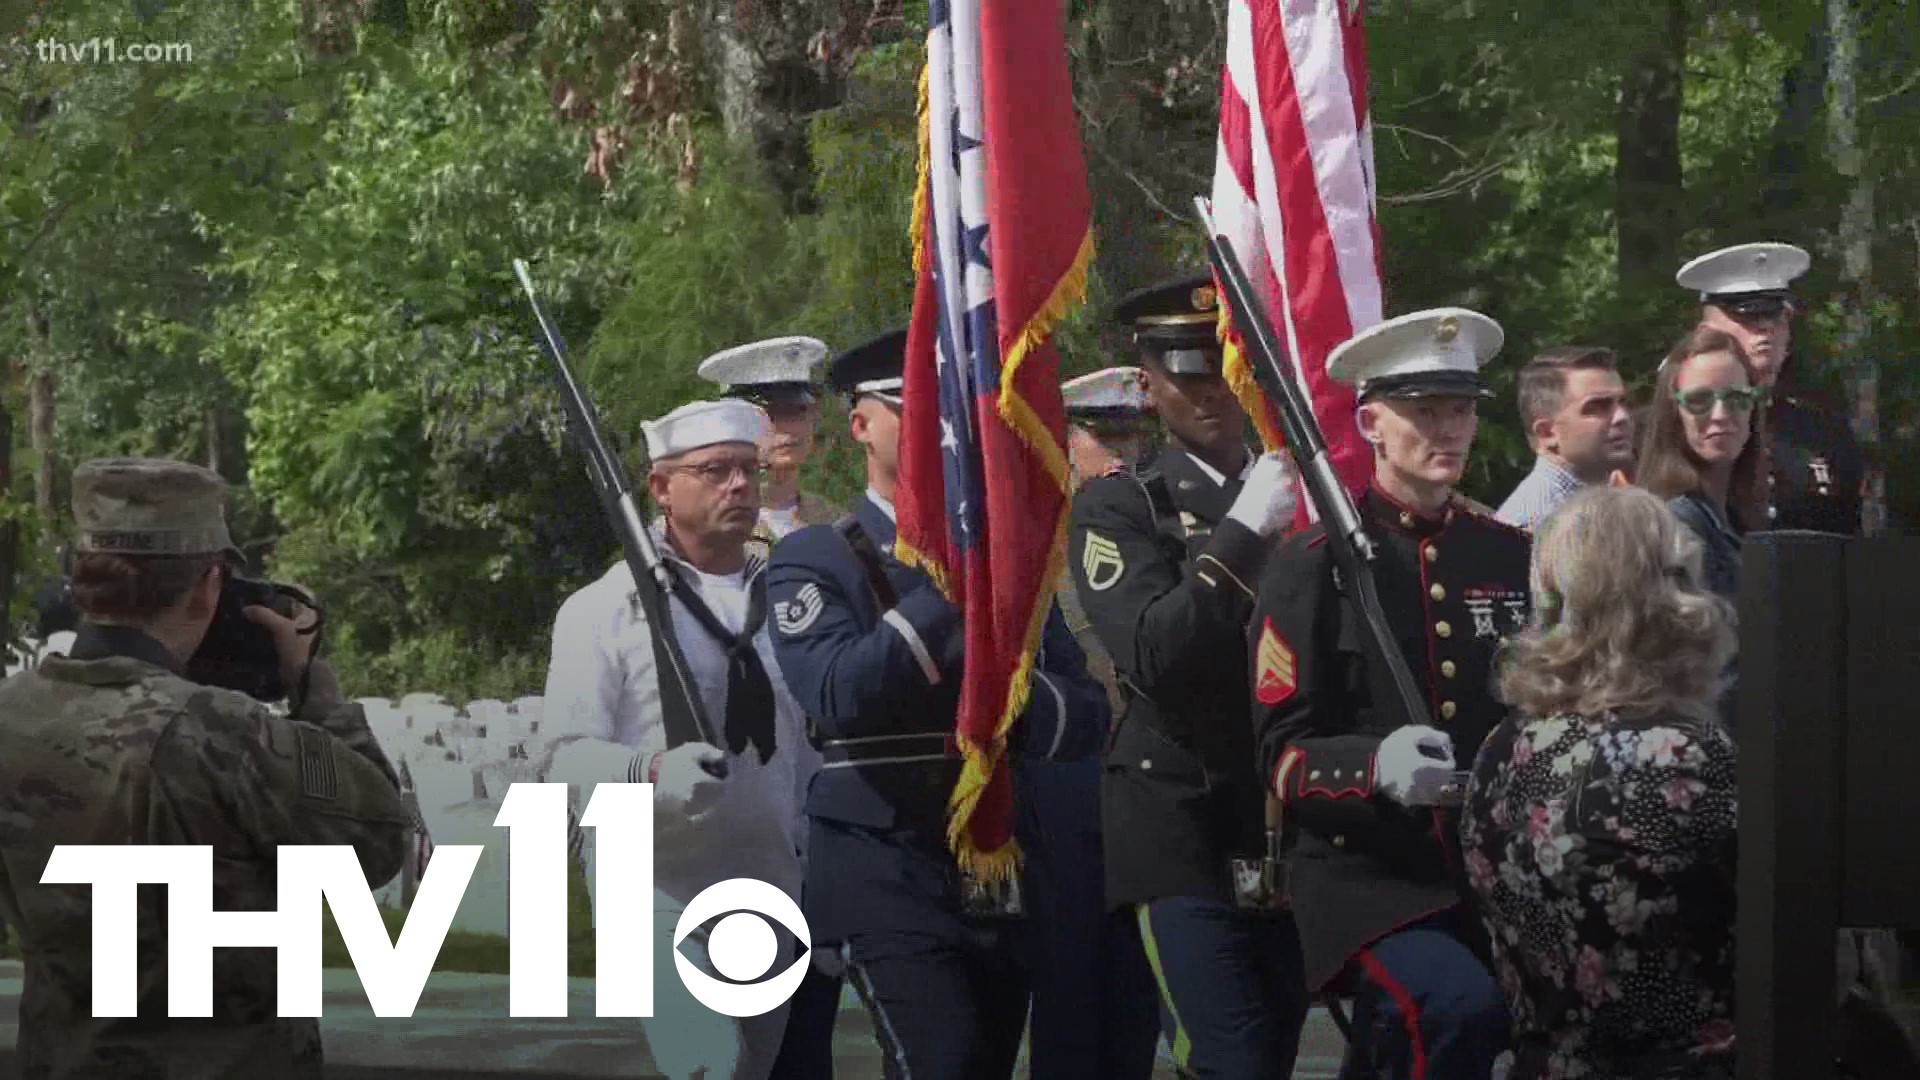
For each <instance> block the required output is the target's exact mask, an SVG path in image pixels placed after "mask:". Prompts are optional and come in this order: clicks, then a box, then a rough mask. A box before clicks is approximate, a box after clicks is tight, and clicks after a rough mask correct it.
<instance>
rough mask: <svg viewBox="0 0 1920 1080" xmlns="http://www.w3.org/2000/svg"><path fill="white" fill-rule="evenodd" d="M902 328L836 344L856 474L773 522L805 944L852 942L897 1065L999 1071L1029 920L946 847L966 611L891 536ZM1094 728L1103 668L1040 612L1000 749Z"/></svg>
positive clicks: (1069, 740)
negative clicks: (899, 555)
mask: <svg viewBox="0 0 1920 1080" xmlns="http://www.w3.org/2000/svg"><path fill="white" fill-rule="evenodd" d="M905 341H906V333H905V331H896V332H894V333H890V334H886V335H883V336H881V337H880V338H877V339H875V340H873V341H870V342H867V343H865V344H863V345H860V346H857V347H855V348H853V349H850V350H848V351H847V352H845V353H843V354H841V355H840V356H839V357H838V358H836V359H835V360H834V362H833V365H832V367H831V370H830V372H829V378H830V380H831V382H832V384H833V386H834V388H835V389H836V390H838V391H840V392H841V393H844V394H845V395H847V397H848V398H849V399H850V400H851V401H852V403H853V407H852V413H853V415H852V417H851V420H850V427H851V428H852V432H853V437H854V438H855V439H856V440H857V441H859V442H860V444H861V446H862V448H863V449H864V450H865V451H866V456H867V493H866V496H865V497H864V498H862V499H861V500H859V501H858V502H857V503H856V504H855V506H854V509H853V511H852V512H851V513H849V514H848V515H847V516H846V517H844V518H842V519H841V520H840V521H837V522H835V523H834V524H833V525H816V526H810V527H808V528H805V529H801V530H800V531H798V532H796V533H793V534H792V535H790V536H788V537H787V538H786V539H784V540H782V541H781V542H780V544H779V545H778V546H777V547H775V548H774V551H773V563H772V565H771V567H770V568H769V569H768V572H767V579H768V580H767V596H768V600H769V603H770V605H771V608H770V610H771V611H772V613H773V623H774V629H775V645H776V649H777V651H778V655H779V658H780V667H781V670H782V671H784V672H786V673H787V679H788V683H789V685H790V686H791V687H792V688H793V691H794V694H795V696H796V697H798V698H799V699H800V702H801V704H802V705H803V706H805V708H806V711H807V715H808V718H809V720H810V721H811V724H812V728H813V731H814V733H815V737H816V739H817V740H818V743H819V746H820V749H821V751H822V753H823V755H824V757H825V764H824V765H823V766H822V768H821V771H820V775H819V776H818V777H817V778H816V779H815V781H814V783H813V786H812V789H811V790H810V792H809V793H808V797H807V813H808V815H809V817H811V819H812V832H811V840H810V844H809V850H808V864H807V881H806V909H807V921H808V924H809V925H810V926H811V928H812V930H813V933H814V937H815V940H816V943H826V942H840V943H844V953H845V956H846V958H847V971H848V976H849V978H850V979H851V980H852V982H853V984H854V986H855V988H856V989H857V990H858V991H859V993H860V996H861V998H862V999H863V1000H864V1001H865V1002H866V1005H867V1008H868V1011H869V1012H870V1013H872V1015H873V1018H874V1031H875V1033H876V1035H877V1036H878V1037H879V1039H880V1042H881V1048H882V1049H883V1050H884V1051H885V1054H886V1075H887V1077H888V1078H889V1080H906V1078H908V1077H912V1078H915V1080H929V1078H932V1080H1002V1078H1005V1077H1008V1076H1010V1075H1011V1074H1012V1070H1013V1067H1014V1062H1015V1058H1016V1056H1017V1054H1018V1052H1019V1048H1020V1036H1021V1032H1022V1029H1023V1027H1024V1021H1025V1019H1026V1016H1027V1000H1028V985H1029V979H1030V976H1031V973H1032V962H1031V961H1032V957H1031V945H1030V938H1031V934H1032V928H1031V927H1029V926H1028V925H1027V923H1028V920H1027V918H1026V917H1025V909H1024V907H1023V906H1022V905H1020V904H1019V903H1018V901H1019V898H1020V894H1019V892H1018V891H1017V890H1014V889H1010V888H996V887H993V886H989V885H987V884H985V883H981V882H977V881H972V880H970V879H968V878H967V876H966V875H964V874H963V873H962V872H961V871H960V870H959V868H958V867H957V866H956V864H955V860H954V857H953V854H952V852H951V851H950V850H949V848H948V846H947V840H946V821H947V809H948V799H949V797H950V796H951V794H952V792H953V788H954V785H955V783H956V782H957V781H958V780H959V776H960V765H961V759H960V757H959V755H958V753H957V751H956V750H955V748H954V745H953V733H954V723H955V712H956V710H957V709H958V707H959V697H960V680H961V678H962V674H963V671H964V659H963V655H962V650H963V648H964V645H965V638H964V634H963V633H962V630H963V624H962V621H961V612H960V611H959V610H958V609H957V608H955V607H954V606H953V605H952V604H951V603H949V602H948V601H947V599H946V597H944V596H943V595H941V593H940V591H939V590H938V589H936V588H935V587H934V585H933V582H932V580H931V579H930V578H929V577H928V576H927V575H926V574H925V573H923V572H921V571H919V570H914V569H909V568H907V567H906V566H904V565H902V564H901V563H900V562H899V561H898V560H897V559H895V558H893V555H892V552H893V543H894V536H895V531H894V528H895V527H894V518H893V495H894V492H895V487H896V485H897V483H898V480H899V466H898V462H899V452H898V451H899V442H898V440H899V430H900V397H899V394H900V390H901V384H902V380H901V370H902V367H903V349H904V346H905ZM1106 729H1107V710H1106V700H1105V698H1104V696H1103V695H1102V693H1101V690H1100V687H1099V684H1097V683H1095V682H1094V681H1093V679H1091V678H1090V677H1088V675H1087V673H1086V666H1085V661H1084V659H1083V658H1082V657H1081V655H1080V650H1079V648H1078V646H1076V645H1075V644H1074V641H1073V636H1072V635H1071V634H1069V633H1067V629H1066V624H1065V622H1064V620H1062V619H1061V618H1060V617H1059V615H1058V614H1057V613H1056V614H1052V615H1051V616H1050V617H1049V619H1048V620H1047V626H1046V629H1045V632H1044V634H1043V636H1042V638H1041V642H1040V647H1039V649H1038V655H1037V656H1036V658H1035V664H1034V681H1033V687H1032V694H1031V695H1030V699H1029V702H1028V705H1027V710H1026V712H1025V714H1023V716H1022V717H1021V718H1020V721H1019V723H1018V725H1017V726H1016V728H1015V730H1014V732H1013V734H1012V735H1011V737H1010V740H1009V741H1010V744H1011V752H1012V753H1013V755H1015V756H1016V757H1017V758H1024V759H1028V760H1031V759H1051V760H1068V761H1071V760H1077V759H1079V758H1083V757H1085V756H1087V755H1089V754H1092V753H1094V752H1096V751H1097V748H1098V747H1099V745H1100V743H1101V741H1102V739H1103V738H1104V736H1105V733H1106ZM1035 1075H1036V1076H1040V1075H1041V1074H1039V1073H1037V1072H1036V1074H1035Z"/></svg>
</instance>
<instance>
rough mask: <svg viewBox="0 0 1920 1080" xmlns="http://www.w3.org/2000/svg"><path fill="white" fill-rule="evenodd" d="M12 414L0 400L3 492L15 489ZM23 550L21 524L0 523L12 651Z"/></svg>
mask: <svg viewBox="0 0 1920 1080" xmlns="http://www.w3.org/2000/svg"><path fill="white" fill-rule="evenodd" d="M12 478H13V414H12V413H9V412H8V411H7V407H6V405H5V403H4V402H0V493H9V494H10V493H11V492H12V490H13V484H12ZM19 553H20V526H19V525H18V524H17V523H15V522H12V521H9V522H7V523H6V524H5V525H4V526H0V626H4V630H0V635H3V636H4V637H5V645H6V651H7V652H8V653H9V654H11V653H12V652H13V651H14V649H15V648H16V647H17V646H18V644H19V640H18V636H17V635H16V634H15V632H14V625H13V617H12V612H13V579H14V575H15V574H16V573H17V572H18V567H19Z"/></svg>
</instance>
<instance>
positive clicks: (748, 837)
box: [543, 400, 819, 1080]
mask: <svg viewBox="0 0 1920 1080" xmlns="http://www.w3.org/2000/svg"><path fill="white" fill-rule="evenodd" d="M642 427H643V429H644V432H645V435H646V440H647V451H648V456H649V458H650V459H651V463H652V468H651V471H650V473H649V475H648V477H647V488H648V492H649V494H650V495H651V496H652V498H653V501H654V503H655V504H656V505H657V506H658V507H659V508H660V509H661V516H660V517H659V518H658V519H656V521H655V522H654V524H653V526H652V528H653V534H654V540H655V542H656V544H657V545H658V547H659V550H660V553H661V555H662V557H663V558H664V559H665V560H666V561H667V563H668V565H669V566H671V567H672V569H673V571H674V572H675V573H676V574H678V575H679V577H680V579H681V580H682V581H683V582H684V583H685V584H686V585H687V586H688V587H689V589H690V590H691V593H692V596H693V597H694V598H696V600H697V604H689V603H688V602H687V600H686V599H685V598H684V596H683V595H682V594H680V593H678V592H677V591H676V594H675V595H674V596H673V597H672V599H671V600H670V601H669V603H670V605H671V607H670V610H671V612H672V617H673V628H674V633H675V635H676V636H677V638H678V641H679V643H680V647H681V651H682V653H683V654H684V655H685V657H686V660H687V665H688V667H689V668H690V669H691V672H692V675H693V678H694V681H695V683H696V684H697V686H698V688H699V692H700V696H701V698H702V699H703V704H704V708H705V711H706V714H707V716H708V717H709V718H711V720H712V721H713V723H714V725H715V727H716V728H718V729H720V732H719V736H718V737H719V740H720V741H721V742H722V743H724V744H726V745H723V746H714V745H710V744H708V743H705V742H697V741H696V742H686V743H682V744H681V745H678V746H672V745H669V739H668V735H667V731H666V729H665V724H664V720H663V715H662V710H661V704H660V679H659V675H658V673H657V670H656V665H655V658H654V650H653V641H652V636H651V634H650V632H649V628H648V626H647V623H646V621H645V617H644V615H643V613H642V610H641V608H640V607H639V604H638V602H637V599H636V596H635V592H634V581H633V575H632V572H631V571H630V570H629V569H628V566H627V564H626V562H625V561H621V562H618V563H616V564H614V566H613V568H612V569H610V570H608V571H607V573H606V574H605V575H604V576H602V577H601V578H600V579H599V580H598V581H595V582H594V583H593V584H591V585H588V586H587V587H586V588H584V589H581V590H580V591H579V592H577V593H575V594H573V596H571V597H569V598H568V599H567V601H566V603H565V604H563V605H562V606H561V608H560V614H559V615H558V617H557V618H556V619H555V620H554V628H553V658H552V663H551V665H550V666H549V668H548V671H547V686H546V695H545V706H544V709H543V721H544V726H545V728H546V730H545V731H543V735H546V736H547V737H548V742H547V745H546V749H545V754H546V756H547V762H548V764H547V768H546V779H547V780H549V781H552V782H564V783H568V784H573V785H577V786H576V787H575V788H574V790H573V792H572V794H573V796H574V800H575V801H574V808H575V812H576V814H577V813H578V812H579V811H580V809H581V808H582V807H584V805H585V802H586V800H587V799H588V798H590V797H591V795H592V787H593V785H595V784H598V783H606V782H619V781H642V780H644V781H650V782H651V783H653V784H654V842H655V848H654V910H655V916H656V924H655V925H656V935H657V936H656V940H655V944H654V962H655V973H654V1014H653V1016H652V1017H651V1018H650V1019H647V1020H644V1021H642V1023H643V1024H644V1026H645V1028H646V1033H647V1043H648V1047H649V1049H650V1050H651V1051H652V1053H653V1057H654V1061H655V1063H656V1065H657V1066H658V1067H659V1068H660V1070H661V1071H662V1072H663V1073H665V1074H666V1075H667V1076H669V1077H672V1078H674V1080H680V1078H682V1077H701V1078H704V1080H722V1078H727V1077H732V1078H735V1080H762V1078H764V1077H765V1076H766V1075H767V1073H768V1070H769V1069H770V1068H771V1067H772V1064H773V1060H774V1055H775V1053H776V1052H777V1051H778V1048H779V1045H780V1038H781V1032H782V1029H783V1028H784V1026H785V1023H786V1016H787V1007H786V1005H784V1004H782V1005H781V1006H779V1007H778V1008H776V1009H774V1010H773V1011H771V1012H768V1013H763V1014H761V1015H759V1016H753V1017H746V1018H739V1019H736V1018H734V1017H730V1016H725V1015H722V1014H720V1013H717V1012H714V1011H713V1010H711V1009H709V1008H707V1007H706V1006H705V1005H702V1004H701V1003H699V1002H698V1001H696V1000H695V999H694V998H693V997H692V996H691V995H690V994H688V993H687V991H686V989H685V988H684V986H683V985H682V983H681V980H680V978H679V976H678V974H677V972H676V971H675V966H674V961H673V959H672V957H673V956H674V954H675V946H674V943H673V935H674V931H675V928H676V925H677V923H678V921H679V917H680V914H681V912H683V911H684V910H685V909H686V906H687V904H688V902H689V901H690V900H691V899H692V898H693V897H695V896H697V895H698V894H699V893H700V892H701V891H702V890H703V889H705V888H707V887H708V886H710V885H713V884H715V883H717V882H720V881H724V880H727V879H730V878H737V877H745V878H755V879H758V880H761V881H765V882H768V883H769V884H772V885H774V886H775V887H777V888H779V889H780V890H782V891H783V892H785V893H786V894H787V895H788V896H789V897H791V898H792V899H793V900H794V902H795V903H798V902H799V900H800V883H801V880H802V877H803V867H804V859H805V854H804V849H803V845H804V843H805V835H806V831H805V828H804V826H803V822H804V820H805V819H804V817H803V814H802V806H801V804H802V799H803V798H804V796H805V793H806V786H807V784H808V783H809V782H810V781H811V779H812V776H813V773H814V772H815V771H816V770H817V767H818V761H819V758H818V756H817V754H816V752H815V751H814V750H813V749H812V747H811V746H810V745H809V744H808V742H807V738H806V732H805V717H804V714H803V712H802V711H801V708H800V706H799V704H798V703H797V702H795V700H794V699H793V696H792V695H791V694H790V693H788V691H787V687H786V684H785V682H784V680H783V679H782V678H781V676H780V669H779V665H778V662H777V661H776V659H775V657H774V652H773V646H772V643H771V639H770V638H769V636H768V627H767V625H766V622H765V611H766V594H765V585H764V582H763V580H762V575H761V571H762V567H763V564H762V563H761V561H760V560H759V559H758V558H757V557H755V556H753V555H752V554H751V553H750V552H749V551H748V550H747V547H748V539H749V537H750V536H751V534H752V532H753V529H754V526H755V523H756V521H757V518H758V512H759V508H760V497H759V487H760V480H759V478H760V463H759V451H758V445H759V444H760V442H761V440H763V439H764V438H765V436H766V434H767V420H766V416H765V414H764V413H762V412H761V410H760V409H759V408H757V407H756V406H754V405H751V404H749V403H747V402H744V401H738V400H726V401H702V402H694V403H693V404H690V405H685V406H682V407H681V408H678V409H675V410H674V411H673V412H671V413H668V414H667V415H666V416H664V417H662V418H661V419H660V420H658V421H655V422H652V423H647V424H643V425H642ZM696 608H703V609H704V610H696ZM749 623H751V625H749ZM722 634H724V635H725V636H726V638H731V639H732V640H730V641H729V640H726V639H725V638H723V637H722V636H721V635H722ZM747 635H750V636H751V641H752V648H751V649H750V650H748V649H746V648H745V642H746V639H747ZM736 645H737V646H739V648H738V649H737V650H736V649H734V648H733V646H736ZM756 660H757V662H755V661H756ZM716 774H719V775H716ZM584 832H585V833H586V834H587V835H586V837H585V839H586V840H587V841H588V843H587V844H586V845H585V849H586V863H587V866H586V871H587V880H588V882H589V883H591V882H592V881H593V854H592V846H591V836H592V830H584ZM610 914H611V913H610ZM597 921H598V920H597V918H596V922H597ZM770 925H771V924H770ZM775 934H776V935H777V936H780V935H779V931H777V930H776V931H775ZM781 938H782V940H787V941H791V940H792V939H791V936H790V935H784V936H781ZM706 943H707V935H706V930H705V929H703V930H701V931H699V932H696V933H695V934H694V935H693V936H691V937H689V938H688V939H687V941H686V942H685V943H683V945H682V946H681V948H680V950H679V951H680V952H681V953H682V954H685V955H688V956H689V958H690V959H692V961H693V962H694V963H695V964H696V965H698V966H699V967H700V968H702V969H703V970H705V971H707V972H708V973H709V974H717V973H716V972H715V971H714V966H713V964H712V962H711V961H710V960H709V958H708V956H707V953H706ZM796 955H797V951H795V950H793V949H787V950H783V958H781V959H776V960H775V961H774V964H773V966H772V967H771V968H769V970H768V972H767V975H769V976H771V975H777V974H779V973H780V972H781V971H784V970H785V969H786V968H787V967H789V966H790V965H791V963H792V960H793V958H794V957H795V956H796ZM735 974H736V975H737V974H738V973H737V972H736V973H735Z"/></svg>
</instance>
